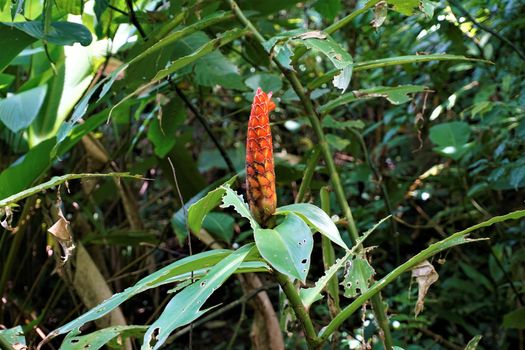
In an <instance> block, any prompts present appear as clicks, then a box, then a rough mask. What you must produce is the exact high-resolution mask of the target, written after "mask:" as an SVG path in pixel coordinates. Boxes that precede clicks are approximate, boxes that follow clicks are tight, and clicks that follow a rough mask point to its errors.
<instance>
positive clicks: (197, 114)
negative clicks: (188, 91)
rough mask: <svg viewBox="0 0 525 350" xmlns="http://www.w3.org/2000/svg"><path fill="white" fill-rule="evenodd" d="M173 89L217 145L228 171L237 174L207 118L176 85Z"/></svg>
mask: <svg viewBox="0 0 525 350" xmlns="http://www.w3.org/2000/svg"><path fill="white" fill-rule="evenodd" d="M173 87H174V89H175V92H176V93H177V95H179V97H180V98H181V99H182V101H184V103H185V104H186V106H188V108H189V109H190V110H191V111H192V113H193V114H194V115H195V117H197V119H198V120H199V122H200V123H201V125H202V126H203V127H204V130H206V133H207V134H208V136H209V137H210V138H211V140H212V141H213V144H214V145H215V147H217V149H218V150H219V153H220V154H221V156H222V158H223V159H224V161H225V162H226V165H227V166H228V170H229V171H230V172H231V173H232V174H235V173H236V172H237V171H236V170H235V167H234V166H233V162H232V160H231V159H230V156H228V153H226V150H225V149H224V147H222V145H221V143H220V142H219V140H217V138H216V137H215V135H214V134H213V131H212V130H211V128H210V126H209V125H208V122H207V121H206V118H204V116H203V115H202V114H201V113H200V112H199V110H198V109H197V107H196V106H195V105H194V104H193V103H192V102H191V101H190V100H189V99H188V97H187V96H186V95H185V94H184V92H182V90H181V89H179V88H178V87H177V86H175V85H173Z"/></svg>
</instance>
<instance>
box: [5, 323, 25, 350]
mask: <svg viewBox="0 0 525 350" xmlns="http://www.w3.org/2000/svg"><path fill="white" fill-rule="evenodd" d="M0 344H1V345H9V346H11V347H12V349H26V346H25V345H26V338H25V336H24V330H23V329H22V327H21V326H16V327H14V328H8V329H2V330H0Z"/></svg>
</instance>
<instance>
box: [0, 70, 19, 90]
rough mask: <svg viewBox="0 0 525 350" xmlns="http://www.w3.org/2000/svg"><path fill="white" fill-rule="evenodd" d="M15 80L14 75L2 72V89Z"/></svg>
mask: <svg viewBox="0 0 525 350" xmlns="http://www.w3.org/2000/svg"><path fill="white" fill-rule="evenodd" d="M13 81H15V76H14V75H11V74H4V73H0V90H2V89H5V88H7V87H9V86H10V85H11V84H12V83H13Z"/></svg>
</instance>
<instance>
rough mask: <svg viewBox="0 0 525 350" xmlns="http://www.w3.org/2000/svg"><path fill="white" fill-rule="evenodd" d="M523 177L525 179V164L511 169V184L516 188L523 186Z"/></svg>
mask: <svg viewBox="0 0 525 350" xmlns="http://www.w3.org/2000/svg"><path fill="white" fill-rule="evenodd" d="M523 179H525V166H518V167H515V168H514V169H512V170H511V171H510V185H511V186H512V187H514V189H515V190H517V189H518V187H520V186H521V184H522V182H523Z"/></svg>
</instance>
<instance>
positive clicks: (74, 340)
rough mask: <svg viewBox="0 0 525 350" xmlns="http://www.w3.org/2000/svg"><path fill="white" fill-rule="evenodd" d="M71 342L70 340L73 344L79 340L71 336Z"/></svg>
mask: <svg viewBox="0 0 525 350" xmlns="http://www.w3.org/2000/svg"><path fill="white" fill-rule="evenodd" d="M71 342H72V343H73V344H75V343H78V342H79V340H78V339H76V338H73V339H71Z"/></svg>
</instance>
